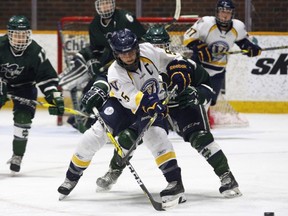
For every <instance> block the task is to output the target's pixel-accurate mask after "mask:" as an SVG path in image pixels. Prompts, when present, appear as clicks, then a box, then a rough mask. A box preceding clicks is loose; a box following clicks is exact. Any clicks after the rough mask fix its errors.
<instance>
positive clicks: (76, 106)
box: [58, 22, 85, 133]
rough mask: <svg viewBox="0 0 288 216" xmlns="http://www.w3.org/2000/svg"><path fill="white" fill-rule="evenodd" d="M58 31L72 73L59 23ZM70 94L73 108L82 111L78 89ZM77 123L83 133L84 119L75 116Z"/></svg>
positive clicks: (66, 62) (67, 65)
mask: <svg viewBox="0 0 288 216" xmlns="http://www.w3.org/2000/svg"><path fill="white" fill-rule="evenodd" d="M58 31H59V36H60V39H61V41H62V50H63V52H64V59H65V64H66V67H67V68H68V69H69V71H70V65H69V62H68V54H67V50H66V48H65V45H64V38H63V32H62V26H61V23H60V22H59V23H58ZM70 94H71V100H72V104H73V108H74V109H75V110H80V105H79V101H78V97H77V88H76V87H75V88H74V89H72V90H71V91H70ZM75 121H76V126H77V129H78V130H79V131H80V132H81V133H83V132H84V131H85V127H84V125H83V121H82V119H81V118H80V116H78V115H75Z"/></svg>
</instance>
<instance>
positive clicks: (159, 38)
mask: <svg viewBox="0 0 288 216" xmlns="http://www.w3.org/2000/svg"><path fill="white" fill-rule="evenodd" d="M142 39H143V41H145V42H149V43H151V44H153V45H154V46H157V47H160V48H165V49H166V48H169V44H170V36H169V34H168V32H167V30H166V29H165V27H164V26H163V25H153V26H151V27H149V29H148V30H147V32H146V33H145V34H144V35H143V36H142Z"/></svg>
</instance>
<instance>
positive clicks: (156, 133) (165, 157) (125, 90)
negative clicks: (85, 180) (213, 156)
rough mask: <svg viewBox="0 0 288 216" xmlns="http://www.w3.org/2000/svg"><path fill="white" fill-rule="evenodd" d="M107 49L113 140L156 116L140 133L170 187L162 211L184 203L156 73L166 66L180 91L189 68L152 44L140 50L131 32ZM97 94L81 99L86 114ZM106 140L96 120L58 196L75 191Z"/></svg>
mask: <svg viewBox="0 0 288 216" xmlns="http://www.w3.org/2000/svg"><path fill="white" fill-rule="evenodd" d="M110 46H111V49H112V50H113V55H114V58H115V60H116V61H115V62H114V63H112V65H111V66H110V67H109V69H108V75H107V77H108V82H109V84H110V86H111V91H110V95H111V97H109V98H108V99H107V101H106V102H105V104H104V105H103V107H102V108H101V109H100V114H101V117H102V118H103V119H104V121H105V122H106V123H107V125H108V126H109V127H110V128H111V129H112V131H113V135H114V136H117V135H118V134H119V133H120V132H121V131H123V130H125V129H127V128H128V127H129V126H131V125H133V123H136V124H137V126H138V129H139V130H142V128H143V127H144V125H146V124H147V122H148V121H149V119H150V118H149V116H154V114H155V113H157V114H158V118H157V120H156V121H155V122H154V124H153V125H152V126H151V127H150V128H149V129H148V130H147V131H146V133H145V134H144V136H143V144H144V145H146V146H147V147H148V149H149V150H150V151H151V153H152V155H153V156H154V158H155V161H156V164H157V166H158V167H159V169H160V170H161V171H162V172H163V175H164V177H165V179H166V181H167V182H168V186H167V187H166V188H165V189H164V190H163V191H161V193H160V196H161V198H162V202H163V207H164V208H167V207H171V204H173V205H174V204H178V203H181V202H184V201H186V198H185V195H184V187H183V184H182V178H181V169H180V167H179V166H178V164H177V160H176V155H175V152H174V149H173V146H172V143H171V142H170V141H169V140H168V135H167V130H168V128H167V124H166V121H164V119H165V117H166V115H167V112H168V110H167V106H166V105H163V104H162V102H161V100H162V99H164V95H163V93H164V92H163V89H162V85H161V84H160V78H159V72H160V71H165V68H166V67H167V65H168V67H171V68H173V69H171V70H170V71H169V73H168V75H169V77H172V78H171V80H172V82H171V86H175V85H177V86H178V90H179V91H180V92H181V91H183V90H184V89H185V88H186V87H187V85H189V83H190V76H189V71H190V70H193V69H194V68H193V67H189V68H187V61H186V60H184V59H183V58H182V57H181V55H179V54H178V55H175V54H171V53H166V52H165V50H163V49H160V48H155V47H154V46H153V45H151V44H150V43H143V44H140V45H139V43H138V40H137V37H136V35H135V34H134V33H132V32H131V31H130V30H129V29H123V30H119V31H116V32H114V33H113V34H112V36H111V39H110ZM107 86H108V84H107ZM98 91H99V89H95V88H94V87H92V88H91V89H90V90H89V91H88V92H87V93H86V94H85V96H84V97H83V99H82V102H83V104H84V105H85V108H86V109H87V111H88V112H89V111H90V110H91V109H92V108H93V107H94V106H95V100H94V95H97V92H98ZM97 97H98V96H97ZM107 139H108V138H107V136H106V134H105V131H104V129H103V127H102V126H101V123H100V122H99V121H96V123H95V124H94V125H93V126H92V127H91V128H90V129H89V130H87V131H86V132H85V133H84V134H83V135H82V139H81V140H80V143H79V145H78V147H77V149H76V152H75V153H74V155H73V157H72V160H71V162H70V165H69V168H68V170H67V172H66V178H65V181H64V183H63V184H62V185H61V186H60V187H59V188H58V192H59V193H60V194H61V197H62V195H64V196H66V195H68V194H69V193H70V192H71V191H72V190H73V188H74V187H75V186H76V184H77V183H78V181H79V179H80V177H81V176H82V174H83V171H84V170H85V169H86V168H87V167H88V166H89V163H90V162H91V159H92V157H93V155H94V154H95V152H97V151H98V150H99V149H100V148H101V147H102V146H103V145H104V144H105V143H106V142H107ZM123 149H125V146H123Z"/></svg>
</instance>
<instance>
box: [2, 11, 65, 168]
mask: <svg viewBox="0 0 288 216" xmlns="http://www.w3.org/2000/svg"><path fill="white" fill-rule="evenodd" d="M7 28H8V32H7V34H6V35H4V36H1V37H0V109H1V108H2V107H3V106H4V104H5V102H6V101H7V100H8V95H13V96H18V97H23V98H26V99H29V100H36V99H37V88H36V86H35V85H36V84H37V85H38V87H39V89H40V90H41V92H42V93H43V94H44V95H45V99H46V101H47V102H48V103H50V104H54V105H55V106H53V107H50V108H49V113H50V114H51V115H63V113H64V101H63V97H62V95H61V93H60V92H59V91H58V90H57V87H58V76H57V73H56V71H55V70H54V68H53V67H52V65H51V63H50V61H49V60H48V59H47V58H46V54H45V51H44V50H43V48H42V47H41V46H39V45H38V44H37V43H36V42H35V41H34V40H33V39H32V38H31V34H32V31H31V27H30V22H29V21H28V19H27V18H26V17H25V16H22V15H15V16H12V17H11V18H10V19H9V22H8V25H7ZM13 103H14V106H13V121H14V139H13V155H12V157H11V159H10V160H9V161H8V162H7V163H8V164H10V170H11V171H12V172H19V171H20V166H21V162H22V158H23V156H24V153H25V150H26V145H27V141H28V136H29V131H30V128H31V124H32V120H33V118H34V115H35V109H36V107H35V105H34V104H32V103H31V104H29V103H22V102H19V101H17V100H13Z"/></svg>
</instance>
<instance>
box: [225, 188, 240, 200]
mask: <svg viewBox="0 0 288 216" xmlns="http://www.w3.org/2000/svg"><path fill="white" fill-rule="evenodd" d="M222 195H223V196H224V197H225V198H235V197H240V196H242V193H241V191H240V190H239V188H233V189H231V190H226V191H224V192H222Z"/></svg>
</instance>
